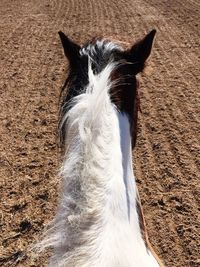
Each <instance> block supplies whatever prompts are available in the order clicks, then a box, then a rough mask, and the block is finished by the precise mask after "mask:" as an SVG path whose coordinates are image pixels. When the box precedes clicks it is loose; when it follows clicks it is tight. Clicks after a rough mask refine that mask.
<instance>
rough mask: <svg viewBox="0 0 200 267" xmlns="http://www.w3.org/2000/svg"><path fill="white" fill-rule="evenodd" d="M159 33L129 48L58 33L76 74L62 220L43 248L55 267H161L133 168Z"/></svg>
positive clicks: (71, 80) (64, 137)
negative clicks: (142, 94)
mask: <svg viewBox="0 0 200 267" xmlns="http://www.w3.org/2000/svg"><path fill="white" fill-rule="evenodd" d="M155 34H156V30H152V31H151V32H149V33H148V34H146V35H145V37H144V38H143V39H141V40H139V41H138V42H136V43H134V44H133V45H132V46H131V47H130V48H128V49H124V48H123V47H122V46H121V45H120V44H119V43H115V42H113V41H110V40H107V39H103V38H93V39H92V40H91V41H89V42H87V43H86V44H84V45H83V46H80V45H78V44H77V43H75V42H74V41H72V40H71V39H70V38H69V37H67V36H66V35H65V34H64V33H63V32H61V31H60V32H59V36H60V39H61V43H62V46H63V49H64V54H65V56H66V58H67V59H68V61H69V72H68V77H67V79H66V82H65V84H64V86H63V88H62V90H61V96H62V97H61V98H62V101H61V105H60V120H59V135H60V144H61V148H62V152H63V160H62V164H61V168H60V177H61V190H60V197H59V199H60V200H59V205H58V210H57V214H56V216H55V218H54V220H53V222H52V223H51V224H50V227H49V229H48V230H47V231H46V233H45V234H44V237H43V239H42V241H41V242H40V243H39V249H40V250H43V249H46V248H49V247H51V248H53V252H52V256H51V257H50V260H49V266H50V267H91V266H94V267H158V266H159V267H161V266H163V263H162V262H161V260H160V259H159V257H158V256H157V255H156V253H155V252H154V250H153V248H152V246H151V245H150V242H149V239H148V235H147V230H146V226H145V221H144V216H143V212H142V207H141V204H140V200H139V194H138V190H137V186H136V181H135V176H134V172H133V167H132V150H134V148H135V145H136V135H137V119H138V110H139V97H138V88H139V84H138V78H137V77H136V76H137V74H139V73H140V72H142V71H143V69H144V67H145V64H146V61H147V59H148V58H149V56H150V53H151V50H152V46H153V41H154V36H155Z"/></svg>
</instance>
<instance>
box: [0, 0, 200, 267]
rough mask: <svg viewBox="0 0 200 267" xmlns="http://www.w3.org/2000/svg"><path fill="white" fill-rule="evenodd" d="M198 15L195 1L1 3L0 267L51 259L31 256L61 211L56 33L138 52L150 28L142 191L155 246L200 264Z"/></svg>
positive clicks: (62, 63)
mask: <svg viewBox="0 0 200 267" xmlns="http://www.w3.org/2000/svg"><path fill="white" fill-rule="evenodd" d="M199 14H200V2H199V1H198V0H190V1H189V0H185V1H182V0H176V1H173V0H163V1H157V0H126V1H125V0H119V1H117V2H116V1H114V0H108V1H103V0H99V1H95V0H91V1H87V0H82V1H78V0H68V1H67V0H43V1H39V0H34V1H27V0H1V1H0V44H1V46H0V47H1V51H0V61H1V64H0V107H1V108H0V153H1V155H0V156H1V157H0V170H1V171H0V199H1V200H0V240H1V243H0V266H20V267H21V266H23V267H25V266H32V267H33V266H38V267H39V266H46V257H42V258H41V259H40V260H39V261H38V262H36V263H34V262H33V261H31V259H30V258H29V257H28V256H27V253H26V251H27V248H28V246H29V245H30V244H32V242H34V241H35V240H37V239H38V238H39V236H40V233H41V232H42V229H43V227H44V226H45V225H46V224H47V223H48V222H49V221H50V220H51V219H52V218H53V216H54V214H55V211H56V203H57V187H58V179H57V170H58V166H59V163H58V162H59V151H58V148H57V145H56V142H57V139H56V127H57V117H58V99H59V91H60V88H61V86H62V84H63V81H64V79H65V75H66V59H65V58H64V55H63V51H62V47H61V44H60V41H59V38H58V34H57V31H59V30H63V31H64V32H65V33H66V34H68V35H69V36H70V37H71V38H73V39H74V40H76V41H77V42H79V43H83V42H85V41H86V40H88V39H90V38H91V37H93V36H96V35H102V36H105V37H112V38H114V39H116V40H121V41H124V42H126V43H129V44H132V43H133V42H134V41H135V40H137V39H138V38H140V37H142V36H143V35H144V34H145V33H146V32H147V31H149V30H151V29H152V28H156V29H157V31H158V33H157V38H156V42H155V46H154V50H153V53H152V57H151V60H150V63H149V65H150V67H151V71H150V72H151V73H150V74H148V75H147V74H143V75H142V77H141V87H140V94H141V110H142V112H141V113H140V115H139V119H140V122H139V135H138V141H137V148H136V151H135V154H134V166H135V171H136V177H137V183H138V187H139V191H140V195H141V199H142V204H143V207H144V213H145V216H146V221H147V226H148V231H149V236H150V240H151V243H152V244H153V246H154V248H155V250H156V252H157V253H158V254H159V255H160V257H161V258H162V259H163V260H164V262H165V264H166V266H168V267H185V266H192V267H197V266H200V256H199V255H200V243H199V240H200V236H199V233H200V218H199V217H200V189H199V178H200V157H199V154H200V88H199V84H200V72H199V71H200V47H199V39H200V38H199V37H200V35H199V34H200V17H199ZM138 267H139V266H138Z"/></svg>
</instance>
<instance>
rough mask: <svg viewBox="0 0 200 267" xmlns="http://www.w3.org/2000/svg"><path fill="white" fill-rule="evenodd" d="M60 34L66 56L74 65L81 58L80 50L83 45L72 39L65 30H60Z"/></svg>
mask: <svg viewBox="0 0 200 267" xmlns="http://www.w3.org/2000/svg"><path fill="white" fill-rule="evenodd" d="M58 34H59V36H60V39H61V42H62V46H63V49H64V53H65V56H66V57H67V58H68V60H69V62H70V64H72V65H73V64H74V63H75V62H77V60H78V58H79V50H80V48H81V47H80V46H79V45H77V44H76V43H74V42H73V41H72V40H70V39H69V38H68V37H67V36H66V35H65V34H64V33H63V32H61V31H59V32H58Z"/></svg>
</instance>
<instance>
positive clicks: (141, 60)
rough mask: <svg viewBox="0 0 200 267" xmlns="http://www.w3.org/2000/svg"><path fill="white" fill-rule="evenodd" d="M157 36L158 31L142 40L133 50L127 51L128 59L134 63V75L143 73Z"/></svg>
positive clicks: (153, 31) (152, 32)
mask: <svg viewBox="0 0 200 267" xmlns="http://www.w3.org/2000/svg"><path fill="white" fill-rule="evenodd" d="M155 34H156V30H152V31H151V32H149V33H148V34H147V35H146V36H145V37H144V38H143V39H142V40H140V41H139V42H137V43H136V44H134V45H133V46H132V47H131V49H129V50H128V51H126V54H127V57H128V58H127V59H128V60H129V61H130V62H131V63H133V69H134V74H137V73H139V72H141V71H143V69H144V66H145V61H146V60H147V59H148V57H149V56H150V54H151V49H152V45H153V40H154V37H155Z"/></svg>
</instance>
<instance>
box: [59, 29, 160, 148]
mask: <svg viewBox="0 0 200 267" xmlns="http://www.w3.org/2000/svg"><path fill="white" fill-rule="evenodd" d="M155 33H156V30H152V31H151V32H150V33H148V34H147V35H146V36H145V37H144V38H143V39H142V40H140V41H138V42H137V43H135V44H134V45H133V46H132V47H131V48H129V49H127V50H124V49H123V48H122V47H121V46H120V45H118V44H115V43H113V42H111V41H108V40H104V39H99V38H94V39H93V40H92V41H90V42H87V43H86V44H85V45H83V46H82V47H81V46H79V45H78V44H76V43H74V42H73V41H72V40H70V39H69V38H68V37H67V36H66V35H65V34H64V33H63V32H59V35H60V38H61V41H62V45H63V48H64V53H65V55H66V57H67V59H68V61H69V66H70V68H69V76H68V79H67V81H66V83H65V86H64V87H63V93H64V94H63V105H62V109H61V116H62V115H64V114H65V113H66V111H67V109H68V108H69V105H68V104H69V101H70V100H71V99H72V98H73V97H75V96H77V95H79V94H81V93H83V92H84V90H85V88H86V86H87V84H88V80H89V78H88V71H89V70H88V68H89V67H88V62H91V68H92V71H93V73H94V74H99V73H100V72H101V71H102V70H103V69H105V67H106V66H107V65H108V64H109V63H111V62H112V63H114V64H115V65H116V67H115V68H114V70H113V71H112V72H111V75H110V79H111V80H112V81H113V83H112V84H113V86H112V87H111V89H110V98H111V101H112V103H113V104H114V105H115V106H116V107H117V109H118V110H119V111H120V112H124V113H126V114H127V116H128V117H129V120H130V125H131V132H132V137H133V139H132V140H133V141H132V145H133V146H134V145H135V140H136V129H137V114H138V92H137V88H138V82H137V79H136V75H137V74H138V73H140V72H142V71H143V69H144V67H145V62H146V60H147V58H148V57H149V55H150V53H151V48H152V44H153V39H154V36H155ZM65 90H67V92H66V91H65ZM64 136H65V133H64V129H63V131H62V129H61V138H64Z"/></svg>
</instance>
